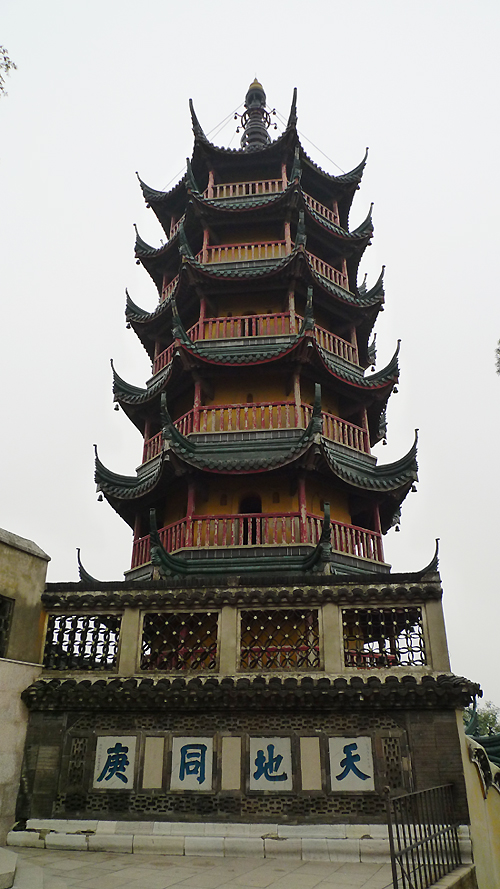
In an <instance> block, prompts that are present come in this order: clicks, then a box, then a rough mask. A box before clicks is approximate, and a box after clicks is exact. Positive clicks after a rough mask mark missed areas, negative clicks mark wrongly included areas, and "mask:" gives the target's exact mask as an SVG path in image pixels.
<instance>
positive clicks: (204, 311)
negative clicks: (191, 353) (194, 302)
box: [196, 296, 207, 340]
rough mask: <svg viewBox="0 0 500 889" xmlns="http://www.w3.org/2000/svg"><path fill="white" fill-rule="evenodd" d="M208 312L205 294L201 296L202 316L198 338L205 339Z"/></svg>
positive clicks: (199, 322)
mask: <svg viewBox="0 0 500 889" xmlns="http://www.w3.org/2000/svg"><path fill="white" fill-rule="evenodd" d="M206 314H207V301H206V299H205V297H204V296H202V297H201V298H200V318H199V321H198V335H197V337H196V339H198V340H204V339H205V316H206Z"/></svg>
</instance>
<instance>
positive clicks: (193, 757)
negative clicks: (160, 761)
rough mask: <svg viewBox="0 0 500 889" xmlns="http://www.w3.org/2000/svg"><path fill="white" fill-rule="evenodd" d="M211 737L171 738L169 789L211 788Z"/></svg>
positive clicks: (212, 746)
mask: <svg viewBox="0 0 500 889" xmlns="http://www.w3.org/2000/svg"><path fill="white" fill-rule="evenodd" d="M213 751H214V743H213V738H200V737H194V738H172V775H171V779H170V789H171V790H212V762H213Z"/></svg>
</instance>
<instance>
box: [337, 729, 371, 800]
mask: <svg viewBox="0 0 500 889" xmlns="http://www.w3.org/2000/svg"><path fill="white" fill-rule="evenodd" d="M329 747H330V777H331V784H332V790H375V782H374V780H373V755H372V742H371V738H365V737H361V738H330V742H329Z"/></svg>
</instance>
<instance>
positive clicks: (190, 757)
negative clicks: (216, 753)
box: [179, 744, 207, 784]
mask: <svg viewBox="0 0 500 889" xmlns="http://www.w3.org/2000/svg"><path fill="white" fill-rule="evenodd" d="M180 753H181V764H180V768H179V780H180V781H184V778H185V777H186V775H197V776H198V777H197V779H196V780H197V781H198V784H203V782H204V780H205V760H206V755H207V745H206V744H184V746H183V747H181V750H180Z"/></svg>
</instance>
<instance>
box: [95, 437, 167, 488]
mask: <svg viewBox="0 0 500 889" xmlns="http://www.w3.org/2000/svg"><path fill="white" fill-rule="evenodd" d="M94 452H95V473H94V479H95V482H96V484H97V486H98V488H99V490H101V491H103V493H104V494H106V493H108V494H111V495H112V496H115V497H119V496H120V493H121V494H122V496H128V497H130V495H131V494H132V496H133V494H134V492H135V493H136V495H137V496H139V495H141V494H144V493H145V491H148V490H151V488H153V487H154V486H155V484H156V482H157V481H158V478H159V477H160V475H161V472H162V468H163V461H162V460H159V461H156V462H154V463H153V462H152V463H150V464H149V465H147V468H146V470H145V471H144V472H142V473H141V475H120V474H119V473H117V472H113V471H112V470H111V469H108V468H107V466H105V465H104V463H103V462H102V461H101V460H100V459H99V456H98V454H97V445H94Z"/></svg>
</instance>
